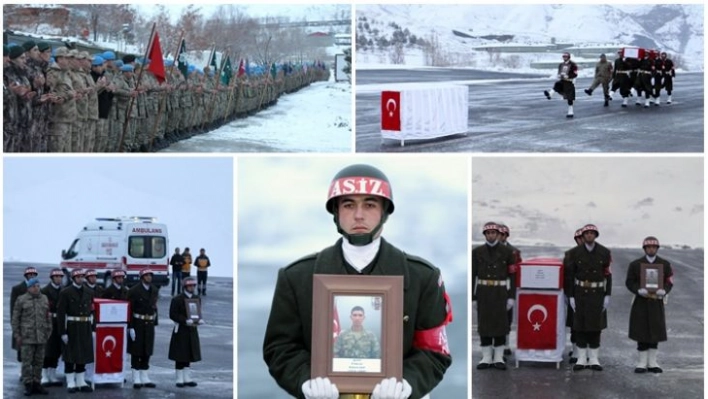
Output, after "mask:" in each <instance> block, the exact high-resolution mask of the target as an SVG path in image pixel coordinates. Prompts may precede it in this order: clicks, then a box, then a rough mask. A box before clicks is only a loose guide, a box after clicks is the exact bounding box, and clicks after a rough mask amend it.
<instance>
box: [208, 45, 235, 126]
mask: <svg viewBox="0 0 708 399" xmlns="http://www.w3.org/2000/svg"><path fill="white" fill-rule="evenodd" d="M230 48H231V46H229V47H227V48H226V49H227V50H226V51H225V52H224V53H223V54H222V55H221V65H220V67H219V73H215V74H214V75H215V78H216V87H215V88H214V92H213V93H211V104H210V106H209V115H207V119H206V120H205V121H204V123H202V127H201V128H202V130H203V129H204V125H205V124H206V123H207V122H209V123H211V116H212V115H213V112H214V102H215V101H216V97H217V95H218V91H219V85H220V84H221V72H223V70H224V65H225V64H226V59H227V58H228V54H229V49H230Z"/></svg>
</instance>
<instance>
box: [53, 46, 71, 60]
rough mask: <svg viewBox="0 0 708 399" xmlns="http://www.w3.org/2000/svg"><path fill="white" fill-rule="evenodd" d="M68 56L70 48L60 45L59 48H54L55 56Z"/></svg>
mask: <svg viewBox="0 0 708 399" xmlns="http://www.w3.org/2000/svg"><path fill="white" fill-rule="evenodd" d="M68 56H69V49H68V48H66V47H59V48H58V49H56V50H54V58H57V57H68Z"/></svg>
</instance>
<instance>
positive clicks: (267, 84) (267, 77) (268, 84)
mask: <svg viewBox="0 0 708 399" xmlns="http://www.w3.org/2000/svg"><path fill="white" fill-rule="evenodd" d="M274 63H275V62H272V63H271V64H270V67H268V70H267V71H266V84H265V88H263V92H262V93H261V100H260V101H259V102H258V111H260V110H261V106H263V97H265V93H266V91H268V87H269V86H270V78H271V75H270V70H271V68H273V64H274ZM273 81H275V79H273ZM258 111H256V112H258Z"/></svg>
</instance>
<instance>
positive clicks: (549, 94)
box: [543, 90, 551, 100]
mask: <svg viewBox="0 0 708 399" xmlns="http://www.w3.org/2000/svg"><path fill="white" fill-rule="evenodd" d="M543 94H545V95H546V98H547V99H549V100H550V99H551V93H549V92H548V90H544V91H543Z"/></svg>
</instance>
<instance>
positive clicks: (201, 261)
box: [194, 255, 211, 272]
mask: <svg viewBox="0 0 708 399" xmlns="http://www.w3.org/2000/svg"><path fill="white" fill-rule="evenodd" d="M194 266H196V267H197V270H198V271H200V272H205V271H207V268H208V267H209V266H211V262H210V261H209V257H208V256H206V255H199V256H197V257H196V259H194Z"/></svg>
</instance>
